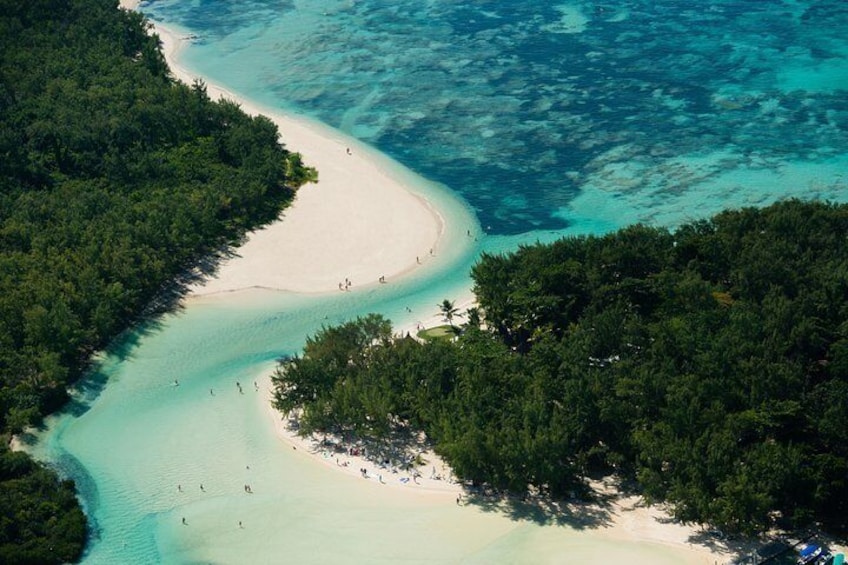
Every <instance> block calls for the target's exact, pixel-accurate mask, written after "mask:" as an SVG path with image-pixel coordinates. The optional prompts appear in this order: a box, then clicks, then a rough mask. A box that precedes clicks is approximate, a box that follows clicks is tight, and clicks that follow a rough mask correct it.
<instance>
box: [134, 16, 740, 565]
mask: <svg viewBox="0 0 848 565" xmlns="http://www.w3.org/2000/svg"><path fill="white" fill-rule="evenodd" d="M138 4H139V2H138V1H137V0H121V2H120V5H121V7H122V8H124V9H134V8H136V7H137V6H138ZM154 30H155V32H156V33H157V34H159V36H160V38H161V39H162V41H163V52H164V53H165V55H166V60H167V62H168V65H169V67H170V68H171V70H172V73H173V74H174V76H176V77H177V78H180V79H181V80H183V81H184V82H187V83H191V82H193V81H194V80H195V79H197V78H200V77H197V76H194V75H193V74H191V73H189V72H187V71H185V69H183V68H181V67H180V65H179V63H178V62H177V56H178V53H179V48H180V46H181V45H182V44H183V43H184V41H185V40H183V39H180V37H179V36H178V35H177V34H176V33H174V32H173V31H172V30H170V29H169V28H167V27H166V26H162V25H159V24H156V25H154ZM204 80H205V79H204ZM206 85H207V91H208V92H209V94H210V96H211V97H212V98H226V99H230V100H234V101H236V102H238V103H239V104H240V105H241V106H242V108H243V109H244V110H245V111H247V112H248V113H251V114H256V113H262V114H265V115H268V114H273V115H270V116H269V117H271V118H272V119H273V121H275V123H277V124H278V126H279V127H280V129H281V131H282V132H283V134H284V135H283V138H284V140H285V142H286V144H287V145H288V146H289V148H290V149H291V150H292V151H298V152H301V151H302V152H303V155H304V157H305V162H306V164H307V165H310V166H316V168H318V170H319V182H318V184H316V185H308V186H305V187H303V188H302V189H301V191H302V192H301V193H299V194H298V197H297V200H296V202H295V204H294V206H293V207H292V208H290V209H289V210H287V211H286V213H285V216H286V217H285V220H284V221H280V222H277V223H275V224H272V225H271V226H268V227H266V228H265V229H264V230H260V231H258V232H254V234H252V235H251V236H250V238H249V239H248V241H247V242H246V244H245V245H244V246H243V247H240V248H239V249H238V250H237V254H238V256H239V257H238V258H237V260H234V261H230V262H228V263H225V264H223V265H222V266H221V268H220V271H219V272H218V273H217V275H216V278H213V279H210V280H209V281H207V282H206V283H205V285H203V286H196V287H194V288H193V289H192V294H191V297H190V298H191V299H196V298H208V297H212V296H219V295H227V294H230V293H233V292H239V291H242V290H248V289H256V288H264V289H269V290H283V291H292V292H298V293H313V292H319V293H324V292H332V291H338V290H342V288H341V286H339V285H340V284H341V283H342V282H344V281H345V280H350V281H352V282H354V283H356V285H355V287H354V288H357V289H359V288H361V287H362V286H370V285H375V284H379V281H380V277H382V276H387V277H389V278H392V277H397V276H402V275H406V274H409V273H410V272H412V271H413V270H416V269H417V268H419V267H421V265H422V263H423V262H424V261H427V260H428V259H429V258H430V257H432V256H433V255H434V254H435V251H437V250H439V249H440V244H441V241H442V237H443V234H444V231H445V223H444V220H443V219H442V218H441V217H440V216H439V214H438V212H437V211H436V210H435V209H434V208H432V207H430V206H429V204H428V203H427V201H426V200H423V199H422V198H421V197H420V196H417V195H414V194H412V193H409V192H408V191H406V189H403V193H404V194H405V196H407V197H408V198H411V199H412V200H413V201H414V202H415V203H416V206H417V208H416V206H412V205H410V210H414V212H412V213H411V214H412V215H411V216H410V218H414V219H410V220H409V224H408V226H407V227H406V228H405V229H402V230H400V232H401V233H402V234H403V235H404V236H409V237H408V241H409V245H410V246H411V247H410V248H409V249H410V250H407V248H404V252H403V253H400V254H399V256H398V257H395V260H393V261H388V260H386V257H385V256H378V257H376V258H374V256H371V255H369V254H368V253H367V252H366V247H367V245H369V244H371V243H374V242H376V244H377V246H378V247H381V245H380V242H381V241H385V237H387V236H386V235H380V236H379V237H375V236H374V234H373V233H372V234H370V235H371V237H369V239H368V240H367V241H366V240H362V241H360V242H359V243H358V244H356V245H352V246H351V247H352V249H354V250H358V253H359V254H357V251H354V252H351V251H350V249H348V248H344V249H342V250H340V251H339V253H340V254H339V255H338V256H333V259H332V260H331V258H330V257H328V256H327V255H326V254H324V251H325V250H326V249H333V245H330V246H329V247H322V248H321V251H320V252H319V253H316V247H317V246H316V245H315V242H314V240H312V242H311V243H309V245H308V246H304V247H302V248H299V249H296V250H294V251H291V253H293V254H296V253H301V254H306V259H308V260H309V261H312V260H315V259H317V257H316V255H318V254H322V257H321V259H322V262H323V267H324V269H323V270H321V271H320V272H314V273H311V272H304V271H299V270H298V269H300V267H298V266H295V265H297V264H298V263H297V260H298V259H297V257H296V256H295V255H281V254H280V253H283V250H282V249H272V247H273V246H274V244H275V242H279V241H291V239H289V235H288V233H287V231H285V230H286V226H287V225H288V226H292V224H294V223H295V222H296V221H297V220H296V219H297V218H298V215H300V214H302V217H304V221H306V222H310V221H313V220H315V219H317V218H321V217H322V216H327V214H329V213H331V210H330V209H335V210H337V211H340V212H341V214H342V216H341V218H342V220H344V221H347V219H349V215H348V212H350V207H349V206H350V202H351V201H349V200H345V199H341V200H337V201H336V204H331V203H330V199H331V196H329V195H328V194H327V193H326V192H322V190H323V189H324V188H325V187H327V186H330V185H331V182H329V181H328V179H325V178H324V176H323V175H324V173H325V171H326V169H325V168H324V166H323V165H321V164H319V163H317V162H316V161H315V160H314V159H313V154H312V153H310V152H309V151H308V150H307V148H306V147H307V143H306V142H305V141H304V138H302V137H299V136H298V135H294V136H292V135H291V132H292V131H293V130H294V129H295V128H294V127H292V125H291V124H296V123H297V120H295V119H291V118H288V119H291V120H292V121H291V122H289V121H286V120H287V118H285V117H283V116H281V115H280V114H278V113H276V112H268V111H266V110H263V109H259V108H257V107H256V106H254V105H252V104H250V103H249V102H247V101H245V100H242V99H239V97H238V96H235V95H233V94H232V93H230V92H228V91H227V90H225V89H223V88H221V87H219V86H217V85H214V84H212V83H209V82H207V83H206ZM300 127H303V128H307V126H306V125H304V124H300ZM307 129H308V128H307ZM310 133H311V134H314V135H315V138H316V143H323V144H324V145H323V146H322V147H324V148H331V150H330V151H325V153H324V154H325V155H326V154H327V153H331V154H332V155H333V159H338V160H342V161H343V162H344V163H345V164H346V165H352V164H354V163H359V162H360V159H361V157H360V154H361V153H363V150H364V148H363V147H361V146H356V147H354V148H353V152H352V154H348V153H347V149H348V145H347V143H348V141H347V140H343V139H342V138H340V137H339V138H332V137H328V136H322V135H321V134H320V133H316V132H314V131H313V132H310ZM361 160H363V161H364V160H366V159H361ZM369 170H370V171H371V172H369V173H363V176H365V175H367V174H377V175H379V174H384V175H386V178H387V179H389V177H390V175H389V174H388V173H386V172H385V171H381V170H380V168H379V166H376V165H375V166H373V167H372V168H371V169H369ZM391 180H392V179H389V180H386V182H385V183H379V184H380V186H385V185H386V184H391ZM392 186H393V187H394V185H392ZM362 194H363V195H367V191H365V192H363V193H362ZM372 196H373V194H372ZM310 197H311V198H310ZM313 199H314V204H313ZM375 200H376V198H375ZM307 204H310V207H309V208H308V211H307ZM321 204H323V205H324V206H325V208H322V206H321ZM392 211H393V213H395V214H396V213H397V212H395V211H394V209H392ZM383 215H385V214H384V213H383ZM376 217H380V216H379V213H378V216H376ZM330 221H331V222H333V221H335V222H336V226H335V227H341V226H339V225H338V221H339V219H338V218H337V217H335V216H333V219H331V220H330ZM343 225H344V226H345V227H346V233H347V232H349V233H348V235H350V236H354V235H358V234H361V233H362V230H358V229H357V228H356V227H355V226H352V225H351V224H350V223H349V222H348V223H347V224H343ZM366 225H367V223H366ZM298 229H301V227H298ZM276 230H280V231H276ZM366 231H367V230H366ZM303 233H304V234H305V239H304V240H303V241H306V242H309V241H311V240H310V239H309V238H310V236H314V235H315V228H314V227H311V228H309V231H307V232H303ZM327 239H328V241H330V242H331V243H332V242H335V243H338V244H340V243H341V242H342V241H344V242H346V243H347V242H348V241H351V242H352V241H353V240H354V238H353V237H350V238H346V237H344V236H338V235H337V234H332V235H328V236H327ZM404 239H406V238H404ZM395 243H397V242H395ZM433 250H435V251H433ZM416 251H417V253H416ZM352 253H353V254H352ZM354 256H356V257H357V260H358V261H360V263H359V267H358V268H357V267H352V266H351V267H347V265H343V264H341V263H342V261H340V260H338V257H342V258H343V259H349V260H354ZM410 259H411V260H410ZM307 262H308V261H307ZM272 263H279V264H282V265H286V266H287V267H288V268H287V271H288V272H287V273H284V274H282V275H280V276H281V277H282V278H279V277H278V278H273V279H270V280H271V282H268V281H269V279H268V278H259V279H256V278H255V274H256V273H258V274H260V275H262V274H263V271H267V270H268V267H269V266H270V265H271V264H272ZM352 264H357V263H352ZM346 267H347V270H345V268H346ZM345 273H348V274H345ZM265 275H267V273H265ZM431 323H432V321H429V320H428V321H427V323H426V324H425V325H426V326H430V325H431ZM262 386H263V387H265V390H266V391H267V394H265V395H261V396H262V397H263V400H262V401H263V402H264V403H265V406H266V407H267V408H266V409H267V410H268V414H269V417H270V418H271V419H272V420H273V423H274V427H275V430H276V432H277V435H278V437H279V438H280V439H281V440H282V441H283V442H285V443H286V445H287V446H288V447H291V448H293V449H295V450H297V451H300V452H302V453H305V454H308V456H309V457H311V458H312V459H314V460H315V461H316V462H318V463H322V464H325V465H327V466H329V467H334V468H337V470H338V471H339V472H340V473H346V474H348V475H352V476H354V477H357V476H359V475H360V473H359V469H360V468H364V467H368V466H370V467H371V468H373V465H374V463H373V462H372V461H369V460H368V459H367V458H362V457H360V456H353V455H346V456H345V457H344V459H342V458H339V460H338V461H336V457H335V455H334V454H333V453H332V452H330V451H329V450H324V449H321V446H320V440H319V438H316V437H305V438H304V437H301V436H299V435H298V434H297V433H296V431H295V430H294V429H292V428H290V427H288V426H287V425H286V424H287V421H288V420H287V419H286V418H285V417H284V416H282V415H281V414H280V413H279V412H277V411H276V410H275V409H274V408H273V407H272V406H271V403H270V398H271V383H270V378H268V379H267V380H265V379H263V381H262ZM424 458H425V459H426V460H428V461H434V462H437V463H433V464H432V466H436V465H439V466H438V467H437V471H435V472H434V474H433V475H434V476H436V475H438V476H442V477H444V476H446V475H445V474H444V473H446V472H445V471H444V469H445V467H444V466H443V465H444V464H443V463H442V462H441V461H439V460H438V459H437V458H434V455H433V454H432V453H430V452H428V453H427V454H426V455H425V457H424ZM344 462H346V463H347V465H344V464H343V463H344ZM427 469H429V467H427ZM375 475H376V477H375ZM381 475H382V473H379V472H376V470H375V471H372V472H371V473H370V474H368V477H365V478H367V479H368V480H371V481H372V482H374V483H375V484H374V486H375V488H378V487H379V488H383V487H389V488H391V487H397V488H402V489H404V490H415V491H417V492H426V493H438V494H441V495H444V496H446V497H449V498H450V501H449V502H450V503H453V499H454V498H455V497H457V496H460V495H461V493H462V488H461V485H460V484H458V483H456V482H455V481H454V480H452V479H447V480H446V479H435V478H430V473H428V472H427V471H425V472H424V473H423V476H422V477H420V478H419V480H420V482H421V483H422V484H421V485H418V484H417V483H413V484H410V482H412V481H405V482H401V481H400V479H401V478H404V475H395V474H393V473H391V471H390V470H389V471H388V477H387V476H385V475H384V476H382V478H380V476H381ZM447 476H449V475H447ZM389 478H390V479H391V480H389ZM380 483H382V484H380ZM612 494H616V493H612ZM459 500H460V499H457V501H459ZM608 509H609V513H610V517H611V518H610V522H609V525H608V526H605V528H604V530H603V533H604V535H605V536H606V537H608V538H609V540H610V541H611V542H615V541H616V540H626V541H640V542H646V543H658V544H661V545H667V546H672V547H676V548H680V549H684V550H686V551H688V552H689V553H690V554H691V560H687V562H689V563H713V562H714V561H715V560H716V559H725V558H728V557H730V556H732V555H734V554H735V551H738V548H734V550H731V549H729V548H723V549H722V550H720V551H719V550H717V549H716V548H717V547H718V546H720V545H722V544H717V545H716V547H714V548H713V549H709V548H706V547H704V546H701V545H697V544H694V543H693V542H692V541H691V540H692V539H694V538H699V537H702V532H701V531H700V528H699V527H698V526H694V525H684V524H680V523H676V522H674V521H672V520H671V519H670V518H669V517H668V514H667V513H665V512H664V511H663V510H662V509H661V508H659V507H656V506H645V505H643V504H641V501H640V499H639V498H638V497H633V496H625V495H617V494H616V495H615V496H614V500H613V502H611V503H609V506H608ZM637 562H638V561H637Z"/></svg>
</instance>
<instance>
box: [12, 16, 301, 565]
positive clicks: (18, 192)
mask: <svg viewBox="0 0 848 565" xmlns="http://www.w3.org/2000/svg"><path fill="white" fill-rule="evenodd" d="M148 28H149V26H148V24H147V22H146V21H145V20H144V18H143V16H141V15H140V14H138V13H135V12H127V11H124V10H119V9H118V5H117V1H116V0H27V1H23V2H22V1H19V0H0V433H2V435H3V441H2V442H0V562H3V563H39V564H44V563H61V562H67V561H75V560H77V559H78V558H79V556H80V554H81V552H82V549H83V547H84V543H85V539H86V535H87V532H86V521H85V517H84V515H83V513H82V511H81V510H80V508H79V505H78V503H77V500H76V498H75V495H74V490H73V489H74V485H73V484H72V483H70V482H67V481H65V482H63V481H61V480H60V479H59V478H58V477H57V475H56V474H55V473H53V472H52V471H51V470H49V469H46V468H44V467H43V466H41V465H39V464H36V463H35V462H33V461H32V460H31V459H29V457H28V456H26V455H24V454H22V453H14V452H11V451H9V449H8V444H9V439H10V436H11V434H14V433H17V432H20V431H21V430H22V429H24V428H25V427H26V426H30V425H34V424H38V423H39V422H40V421H41V419H42V418H43V416H44V415H46V414H48V413H50V412H52V411H54V410H56V409H58V408H60V407H61V406H63V405H64V404H65V403H66V402H67V401H68V399H69V396H68V392H67V390H68V387H69V386H70V385H72V384H73V383H74V382H75V381H77V380H78V379H79V378H80V377H81V376H82V375H83V373H84V372H85V370H86V369H87V367H89V363H90V359H91V356H92V354H93V353H94V352H95V351H97V350H99V349H102V348H104V347H105V346H107V345H108V344H109V342H110V341H111V340H113V339H114V338H115V337H116V336H117V335H118V334H120V333H121V332H122V331H124V330H126V329H127V328H130V327H132V326H133V324H134V323H136V322H137V321H139V320H140V319H141V317H143V316H144V315H145V314H146V313H149V312H150V311H151V309H155V307H156V306H157V305H158V306H162V305H168V304H171V300H172V299H173V298H175V297H178V296H179V295H180V291H181V288H182V287H181V286H180V284H179V283H180V281H182V282H186V280H187V278H186V276H187V273H198V272H199V270H198V266H199V265H200V264H201V263H208V261H201V259H202V258H204V257H206V258H209V257H211V256H214V255H215V254H216V253H221V252H222V250H226V249H227V248H228V246H230V245H232V244H233V243H236V242H238V241H239V240H240V239H241V238H242V237H243V236H244V234H245V232H246V231H247V230H250V229H253V228H255V227H258V226H260V225H262V224H265V223H268V222H270V221H272V220H274V219H276V218H277V217H278V214H279V212H280V210H281V209H282V208H283V207H285V206H286V205H287V204H288V203H290V201H291V200H292V198H293V195H294V190H295V189H296V188H297V187H298V186H299V185H301V184H302V183H303V182H305V181H306V180H309V179H313V178H314V177H315V172H314V171H312V170H310V169H308V168H306V167H304V166H303V165H302V164H301V160H300V156H299V155H298V154H296V153H291V152H289V151H287V150H286V149H285V148H284V147H283V146H282V145H281V144H280V142H279V140H278V131H277V128H276V126H275V125H274V124H273V123H272V122H271V121H270V120H268V119H266V118H264V117H250V116H248V115H246V114H245V113H243V112H242V111H241V110H240V109H239V107H238V106H237V105H236V104H234V103H227V102H212V101H211V100H210V98H209V97H208V96H207V93H206V89H205V87H204V85H203V84H202V83H197V84H194V85H191V86H187V85H184V84H181V83H177V82H176V81H175V80H174V79H173V78H172V77H171V76H170V75H169V71H168V68H167V66H166V64H165V61H164V58H163V56H162V54H161V51H160V45H159V41H158V39H157V38H156V37H150V36H148V35H147V32H148ZM200 270H202V269H200ZM174 281H177V282H174ZM166 291H167V292H166Z"/></svg>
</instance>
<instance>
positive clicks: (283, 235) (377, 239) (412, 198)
mask: <svg viewBox="0 0 848 565" xmlns="http://www.w3.org/2000/svg"><path fill="white" fill-rule="evenodd" d="M138 4H139V2H138V1H137V0H121V2H120V7H121V8H123V9H127V10H132V9H135V8H137V7H138ZM151 31H152V32H153V33H156V34H157V35H158V36H159V38H160V40H161V42H162V52H163V54H164V56H165V60H166V62H167V64H168V66H169V68H170V70H171V73H172V75H173V76H174V77H175V78H176V79H178V80H181V81H182V82H185V83H186V84H193V83H194V82H195V81H197V80H202V81H203V83H204V84H205V87H206V91H207V94H208V95H209V96H210V98H212V99H213V100H229V101H232V102H235V103H237V104H238V105H239V106H240V107H241V108H242V110H244V111H245V112H247V113H248V114H251V115H254V116H255V115H264V116H266V117H268V118H269V119H271V121H273V122H274V123H275V124H276V125H277V127H278V128H279V130H280V135H281V142H282V143H284V145H285V146H286V147H287V148H288V149H289V150H291V151H295V152H298V153H300V154H301V155H302V157H303V160H304V162H305V164H306V165H307V166H310V167H314V168H315V169H316V170H317V171H318V182H317V183H308V184H306V185H304V186H303V187H301V188H300V189H298V191H297V194H296V196H295V200H294V202H293V203H292V205H291V206H290V207H289V208H287V209H285V210H284V211H283V213H282V214H281V218H280V219H279V220H278V221H276V222H273V223H271V224H269V225H267V226H265V227H264V228H262V229H259V230H256V231H254V232H251V233H249V234H248V235H247V238H246V241H245V242H244V243H243V244H242V245H240V246H239V247H238V248H237V249H235V250H234V253H233V256H232V257H230V258H225V259H223V260H222V261H221V263H220V264H219V265H217V268H216V270H215V272H214V273H213V274H212V275H210V276H206V277H204V278H203V280H201V281H200V282H199V283H197V284H194V285H192V286H191V287H189V295H188V299H189V300H197V299H201V298H205V299H209V298H211V297H215V296H218V295H228V294H231V293H233V292H240V291H255V290H265V291H287V292H295V293H299V294H322V293H328V292H334V291H335V292H338V291H356V290H359V289H361V288H367V287H373V286H375V285H377V284H381V283H389V282H394V281H396V280H397V279H398V278H401V277H405V276H408V275H409V274H410V273H412V272H413V271H417V270H419V269H422V268H427V267H431V266H433V265H435V264H438V263H439V259H440V258H441V256H442V251H447V252H446V253H445V254H444V255H445V256H453V255H455V253H456V250H455V249H453V248H454V247H455V246H454V245H452V244H451V243H452V242H451V241H447V240H448V238H449V234H447V226H446V220H445V218H444V217H443V214H442V213H441V211H440V210H439V209H438V208H437V207H436V206H434V205H433V203H432V202H430V200H429V199H428V198H427V197H426V196H424V195H422V194H421V193H420V192H419V191H418V190H416V188H415V187H416V186H420V185H423V184H426V181H424V179H420V178H419V177H417V175H415V174H414V173H412V172H411V171H407V170H404V169H403V168H402V167H401V166H400V165H398V164H397V163H394V162H392V161H391V160H390V159H388V158H387V157H385V156H383V155H381V154H378V153H377V152H376V151H374V150H372V149H371V148H369V147H368V146H366V145H365V144H362V143H360V142H357V141H356V140H353V139H349V138H346V137H345V136H344V135H343V134H341V133H340V132H337V131H335V130H332V129H331V128H328V127H326V126H325V127H322V126H321V125H320V124H317V123H314V122H311V121H309V120H307V119H305V118H302V117H299V116H293V115H289V114H287V113H284V112H281V111H279V110H276V109H272V108H265V107H262V106H260V105H258V104H256V103H254V102H252V101H251V100H248V99H246V98H245V97H243V96H240V95H238V94H235V93H233V92H231V91H230V90H228V89H226V88H224V87H223V86H221V85H219V84H216V83H214V82H212V81H209V80H207V79H206V77H201V76H199V75H197V74H196V73H193V72H191V71H189V70H188V69H186V68H185V67H183V66H182V65H181V64H180V62H179V53H180V51H181V49H182V47H184V46H185V44H186V43H187V42H188V41H190V40H191V38H190V36H184V34H180V33H178V32H177V31H176V30H174V29H172V28H170V27H168V26H164V25H161V24H158V23H152V29H151ZM472 221H473V219H471V218H470V215H469V219H468V222H469V226H462V228H463V229H465V228H466V227H467V228H469V229H470V228H474V230H475V231H476V229H477V228H476V226H471V225H470V222H472ZM455 230H456V231H458V230H459V227H456V228H455ZM456 239H457V238H454V240H456Z"/></svg>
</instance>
